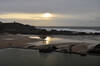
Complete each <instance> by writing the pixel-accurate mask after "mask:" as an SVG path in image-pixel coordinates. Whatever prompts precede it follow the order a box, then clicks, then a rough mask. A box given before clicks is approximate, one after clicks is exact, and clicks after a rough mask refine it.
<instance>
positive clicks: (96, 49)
mask: <svg viewBox="0 0 100 66" xmlns="http://www.w3.org/2000/svg"><path fill="white" fill-rule="evenodd" d="M88 53H91V54H100V44H98V45H96V46H95V47H94V48H93V49H90V50H89V51H88Z"/></svg>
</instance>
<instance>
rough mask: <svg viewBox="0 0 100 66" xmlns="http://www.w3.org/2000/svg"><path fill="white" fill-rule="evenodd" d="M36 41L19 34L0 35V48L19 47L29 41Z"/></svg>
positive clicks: (22, 46)
mask: <svg viewBox="0 0 100 66" xmlns="http://www.w3.org/2000/svg"><path fill="white" fill-rule="evenodd" d="M35 41H38V40H37V39H31V38H29V37H27V36H21V35H0V48H9V47H19V48H24V47H25V46H27V45H28V43H30V42H35Z"/></svg>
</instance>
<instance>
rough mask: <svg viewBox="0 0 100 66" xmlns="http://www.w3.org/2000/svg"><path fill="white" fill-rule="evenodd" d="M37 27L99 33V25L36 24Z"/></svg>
mask: <svg viewBox="0 0 100 66" xmlns="http://www.w3.org/2000/svg"><path fill="white" fill-rule="evenodd" d="M37 28H41V29H46V30H48V31H50V30H58V31H60V30H64V31H76V32H86V33H90V32H91V33H100V27H99V26H97V27H78V26H72V27H65V26H56V27H55V26H45V27H44V26H38V27H37Z"/></svg>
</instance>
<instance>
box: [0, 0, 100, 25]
mask: <svg viewBox="0 0 100 66" xmlns="http://www.w3.org/2000/svg"><path fill="white" fill-rule="evenodd" d="M0 21H3V22H13V21H17V22H20V23H23V24H30V25H35V26H100V0H0Z"/></svg>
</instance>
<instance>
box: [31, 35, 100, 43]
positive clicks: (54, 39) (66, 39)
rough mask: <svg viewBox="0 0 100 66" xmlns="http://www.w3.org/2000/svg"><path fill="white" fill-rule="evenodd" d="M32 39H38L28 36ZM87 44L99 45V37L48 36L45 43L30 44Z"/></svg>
mask: <svg viewBox="0 0 100 66" xmlns="http://www.w3.org/2000/svg"><path fill="white" fill-rule="evenodd" d="M29 37H33V38H38V39H40V38H39V37H38V36H33V35H31V36H29ZM70 42H71V43H89V44H91V45H92V44H95V45H96V44H99V43H100V36H99V35H98V36H96V35H84V36H82V35H78V36H68V35H67V36H64V35H59V36H57V35H53V36H48V37H47V38H46V40H45V41H38V42H33V43H30V44H32V45H45V44H46V45H47V44H60V43H70Z"/></svg>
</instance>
